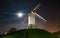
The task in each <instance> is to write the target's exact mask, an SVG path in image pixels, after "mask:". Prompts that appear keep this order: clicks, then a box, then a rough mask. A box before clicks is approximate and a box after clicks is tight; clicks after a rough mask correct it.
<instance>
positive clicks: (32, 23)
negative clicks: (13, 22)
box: [22, 4, 47, 29]
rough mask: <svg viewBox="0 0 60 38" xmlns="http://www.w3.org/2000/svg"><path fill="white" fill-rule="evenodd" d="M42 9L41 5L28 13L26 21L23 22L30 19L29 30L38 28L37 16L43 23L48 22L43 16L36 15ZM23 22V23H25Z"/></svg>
mask: <svg viewBox="0 0 60 38" xmlns="http://www.w3.org/2000/svg"><path fill="white" fill-rule="evenodd" d="M39 7H40V4H38V5H37V6H36V7H35V8H34V9H33V10H32V11H30V12H29V13H28V15H27V16H26V18H25V20H24V21H23V22H25V21H26V20H27V19H28V26H27V28H28V29H29V28H36V25H35V16H37V18H38V19H39V20H40V21H42V22H44V23H45V22H47V20H45V19H44V18H43V17H42V16H40V15H38V14H37V13H36V10H37V9H38V8H39ZM23 22H22V23H23Z"/></svg>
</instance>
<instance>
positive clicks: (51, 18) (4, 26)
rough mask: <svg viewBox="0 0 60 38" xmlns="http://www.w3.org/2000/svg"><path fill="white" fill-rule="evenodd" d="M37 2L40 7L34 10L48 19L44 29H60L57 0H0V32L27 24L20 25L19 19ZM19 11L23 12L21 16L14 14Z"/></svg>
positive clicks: (59, 7) (53, 30) (59, 8)
mask: <svg viewBox="0 0 60 38" xmlns="http://www.w3.org/2000/svg"><path fill="white" fill-rule="evenodd" d="M39 3H40V4H41V7H40V8H39V9H38V10H36V12H37V13H38V14H39V15H41V16H42V17H44V18H45V19H46V20H47V21H48V22H47V24H46V25H45V26H44V29H45V30H47V31H49V32H56V31H60V13H59V12H60V11H59V10H60V5H59V1H58V0H50V1H49V0H0V33H3V32H6V31H8V30H9V29H10V28H16V29H21V28H25V27H26V25H27V24H25V23H24V25H20V23H21V21H22V20H23V19H24V18H25V16H26V15H27V14H28V12H29V11H30V10H32V9H33V8H34V7H35V6H36V5H37V4H39ZM20 11H21V12H23V13H24V14H25V15H24V16H23V17H22V18H19V17H17V15H16V13H18V12H20ZM41 27H42V26H41Z"/></svg>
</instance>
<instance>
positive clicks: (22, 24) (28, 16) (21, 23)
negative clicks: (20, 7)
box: [21, 14, 30, 25]
mask: <svg viewBox="0 0 60 38" xmlns="http://www.w3.org/2000/svg"><path fill="white" fill-rule="evenodd" d="M29 15H30V14H28V15H27V16H26V17H25V18H24V19H23V21H22V22H21V25H23V23H24V22H25V21H26V20H27V19H28V17H29Z"/></svg>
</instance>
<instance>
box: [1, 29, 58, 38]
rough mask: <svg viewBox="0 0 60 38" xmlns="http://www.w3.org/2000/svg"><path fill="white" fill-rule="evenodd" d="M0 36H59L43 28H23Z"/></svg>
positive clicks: (4, 37)
mask: <svg viewBox="0 0 60 38" xmlns="http://www.w3.org/2000/svg"><path fill="white" fill-rule="evenodd" d="M0 38H57V37H56V36H54V35H52V34H51V33H49V32H47V31H45V30H42V29H23V30H19V31H15V32H12V33H9V34H6V35H1V36H0Z"/></svg>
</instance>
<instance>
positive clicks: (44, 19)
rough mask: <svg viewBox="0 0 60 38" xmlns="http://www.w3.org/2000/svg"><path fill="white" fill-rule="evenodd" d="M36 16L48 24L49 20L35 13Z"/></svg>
mask: <svg viewBox="0 0 60 38" xmlns="http://www.w3.org/2000/svg"><path fill="white" fill-rule="evenodd" d="M35 15H36V16H38V17H39V18H40V19H41V20H43V21H44V22H47V20H45V19H44V18H43V17H42V16H40V15H38V14H37V13H35Z"/></svg>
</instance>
